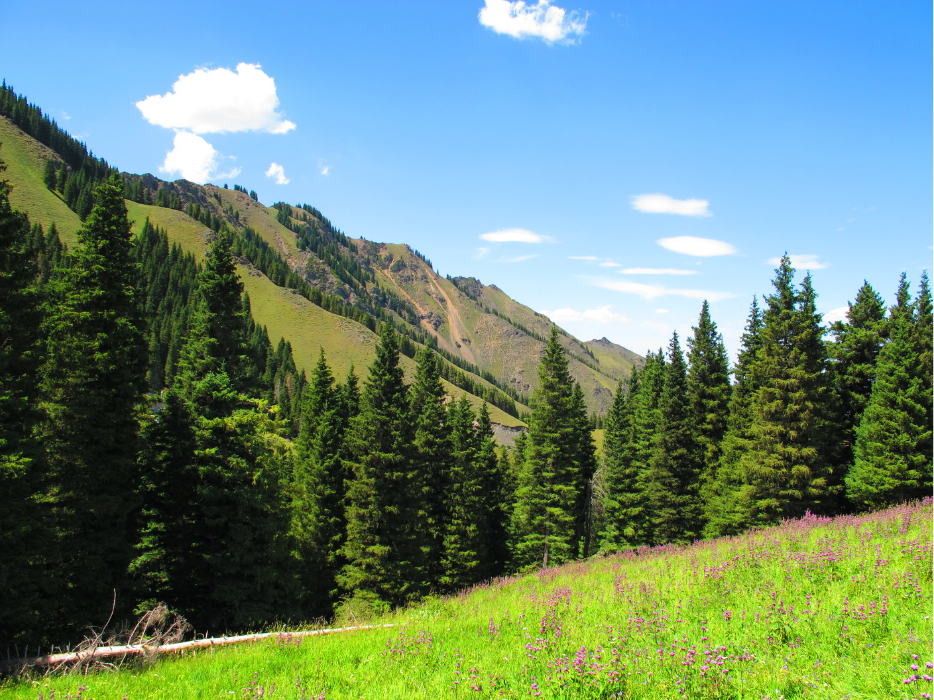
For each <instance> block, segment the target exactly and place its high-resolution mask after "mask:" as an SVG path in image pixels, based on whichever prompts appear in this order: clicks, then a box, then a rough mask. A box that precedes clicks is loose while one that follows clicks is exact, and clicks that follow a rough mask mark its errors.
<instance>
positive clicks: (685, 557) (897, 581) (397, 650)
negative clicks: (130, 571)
mask: <svg viewBox="0 0 934 700" xmlns="http://www.w3.org/2000/svg"><path fill="white" fill-rule="evenodd" d="M931 516H932V508H931V500H930V499H927V500H926V501H925V502H923V503H912V504H906V505H903V506H899V507H895V508H891V509H889V510H885V511H880V512H876V513H871V514H867V515H860V516H844V517H838V518H835V519H830V518H821V517H815V516H808V517H805V518H802V519H800V520H793V521H786V522H785V523H783V524H782V525H781V526H777V527H773V528H770V529H765V530H760V531H757V532H752V533H749V534H746V535H743V536H740V537H735V538H726V539H721V540H716V541H713V542H700V543H696V544H694V545H692V546H688V547H677V546H664V547H657V548H653V549H649V548H643V549H640V550H638V551H634V552H627V553H624V554H617V555H614V556H608V557H600V558H594V559H591V560H589V561H586V562H577V563H573V564H568V565H566V566H563V567H560V568H557V569H549V570H545V571H539V572H536V573H533V574H529V575H526V576H521V577H513V578H508V579H501V580H495V581H493V582H491V583H489V584H486V585H482V586H478V587H475V588H474V589H472V590H469V591H465V592H463V593H461V594H459V595H454V596H450V597H444V598H440V597H439V598H431V599H429V600H427V601H425V602H424V603H423V604H421V605H418V606H414V607H411V608H409V609H405V610H400V611H396V612H395V613H393V614H391V615H388V616H386V617H383V618H379V619H377V620H374V622H379V623H392V624H394V625H395V627H393V628H391V629H380V630H370V631H356V632H347V633H340V634H334V635H329V636H321V637H306V638H303V639H297V638H294V637H291V636H289V635H288V634H287V633H283V634H281V635H279V636H278V637H273V638H269V639H266V640H263V641H260V642H255V643H252V644H243V645H239V646H231V647H224V648H218V649H215V650H214V651H213V652H212V651H201V652H198V653H196V654H193V653H189V654H188V655H185V656H177V657H173V658H164V659H162V660H161V661H158V662H156V663H154V664H151V665H145V664H132V665H128V666H126V667H125V668H124V669H123V670H121V671H118V672H113V673H98V674H89V675H86V676H48V677H36V678H34V679H25V680H20V681H18V682H16V683H12V682H10V683H8V684H7V685H6V686H5V687H3V688H2V690H0V694H2V695H3V696H4V697H9V698H24V699H25V698H29V699H30V700H36V699H38V698H42V699H43V700H48V699H49V698H53V697H54V698H55V699H56V700H65V699H66V698H70V699H73V700H74V699H77V698H82V700H85V699H90V698H97V699H100V700H104V699H105V698H115V699H117V700H119V699H121V698H127V700H134V699H136V698H166V699H168V698H226V697H241V698H296V699H298V698H305V699H307V700H311V699H312V698H327V699H337V698H354V699H357V698H367V699H370V698H373V699H375V698H386V699H390V698H392V699H398V698H465V697H486V698H520V697H521V698H525V697H536V698H537V697H543V698H763V699H764V698H772V699H775V700H779V699H782V698H784V699H787V700H791V699H792V698H853V699H857V698H930V697H931V692H932V682H931V674H932V672H934V671H932V643H934V640H932V627H931V625H932V623H931V615H932V611H931V604H932V581H931V562H932V544H931ZM339 622H343V621H339ZM53 693H54V695H53Z"/></svg>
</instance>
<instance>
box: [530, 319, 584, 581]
mask: <svg viewBox="0 0 934 700" xmlns="http://www.w3.org/2000/svg"><path fill="white" fill-rule="evenodd" d="M538 379H539V386H538V388H537V389H536V390H535V393H534V394H533V396H532V416H531V418H530V425H529V435H528V439H527V442H526V444H525V461H524V463H523V465H522V471H521V473H520V475H519V485H518V490H517V494H516V496H517V503H516V510H515V513H514V521H515V522H514V528H515V531H516V545H515V546H516V551H515V553H514V555H515V559H516V561H517V563H518V564H519V565H520V566H531V565H536V564H537V565H540V566H542V567H543V568H547V567H549V566H554V565H556V564H561V563H564V562H566V561H570V560H572V559H574V558H575V557H576V556H577V555H578V551H579V547H580V539H581V529H580V524H581V522H582V520H583V514H582V513H581V512H580V505H581V477H582V474H583V473H585V470H586V466H585V465H583V464H581V463H580V460H581V459H582V457H583V456H584V455H585V451H584V450H583V449H582V448H581V440H580V437H579V436H577V435H575V428H576V427H577V422H576V421H575V420H573V418H574V414H573V410H572V409H573V407H574V386H573V385H574V380H573V379H572V378H571V375H570V373H569V372H568V360H567V357H566V356H565V354H564V348H562V347H561V343H560V342H559V339H558V332H557V330H556V329H555V328H552V332H551V337H550V338H549V340H548V345H547V346H546V348H545V354H544V356H543V357H542V361H541V363H540V364H539V368H538ZM587 437H588V439H589V433H588V436H587ZM591 445H592V443H591ZM591 454H592V453H591ZM591 459H592V456H591ZM588 478H589V476H588Z"/></svg>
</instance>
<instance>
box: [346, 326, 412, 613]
mask: <svg viewBox="0 0 934 700" xmlns="http://www.w3.org/2000/svg"><path fill="white" fill-rule="evenodd" d="M413 433H414V430H413V426H412V420H411V412H410V407H409V400H408V388H407V387H406V385H405V382H404V376H403V371H402V367H401V366H400V365H399V339H398V337H397V336H396V334H395V332H394V331H393V329H392V327H391V326H390V325H388V324H386V325H385V326H384V327H383V329H382V331H381V333H380V342H379V345H378V346H377V348H376V359H375V360H374V361H373V365H372V366H371V367H370V372H369V376H368V378H367V380H366V384H365V386H364V389H363V395H362V396H361V399H360V413H359V414H358V415H357V416H356V417H355V418H354V419H353V420H352V421H351V427H350V430H349V432H348V436H347V440H348V445H347V450H348V459H349V460H350V465H349V466H350V469H351V470H352V474H353V476H352V477H351V479H350V483H349V486H348V490H347V541H346V544H345V545H344V557H345V559H346V560H347V564H346V565H345V566H344V568H343V570H342V572H341V574H340V576H339V577H338V583H339V584H340V586H341V588H343V590H344V591H346V592H347V593H349V594H352V595H353V596H354V597H356V598H359V599H361V600H362V601H364V602H366V603H369V604H370V605H372V606H375V607H376V608H382V607H385V606H388V605H401V604H403V603H405V602H407V601H409V600H412V599H414V598H416V597H417V596H418V594H419V593H420V592H421V591H420V589H419V586H418V585H417V584H418V582H417V581H415V578H414V577H413V568H414V567H415V565H416V564H417V562H418V558H419V557H420V555H421V553H420V551H418V547H417V541H416V540H414V538H413V532H412V530H413V523H412V522H411V520H410V514H411V511H410V506H411V501H412V498H411V493H410V491H409V487H410V480H409V477H410V474H411V469H412V467H411V462H412V438H413Z"/></svg>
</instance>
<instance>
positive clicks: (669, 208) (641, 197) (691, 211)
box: [631, 193, 713, 216]
mask: <svg viewBox="0 0 934 700" xmlns="http://www.w3.org/2000/svg"><path fill="white" fill-rule="evenodd" d="M631 202H632V208H633V209H635V210H636V211H641V212H645V213H646V214H680V215H681V216H713V212H711V211H710V210H709V209H707V206H708V205H709V204H710V202H709V201H708V200H706V199H675V198H674V197H669V196H668V195H667V194H659V193H656V194H637V195H636V196H635V197H633V198H632V200H631Z"/></svg>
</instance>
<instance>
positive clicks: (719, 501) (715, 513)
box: [701, 296, 763, 538]
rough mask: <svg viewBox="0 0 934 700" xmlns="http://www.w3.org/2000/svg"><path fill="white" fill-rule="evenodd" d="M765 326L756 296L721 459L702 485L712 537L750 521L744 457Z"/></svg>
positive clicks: (739, 359)
mask: <svg viewBox="0 0 934 700" xmlns="http://www.w3.org/2000/svg"><path fill="white" fill-rule="evenodd" d="M762 327H763V321H762V313H761V312H760V310H759V304H758V300H757V299H756V297H755V296H754V297H753V298H752V304H751V305H750V307H749V316H748V317H747V319H746V327H745V330H744V332H743V335H742V338H741V341H740V348H739V352H738V353H737V360H736V365H735V367H734V368H733V376H734V378H735V383H734V384H733V387H732V393H731V396H730V408H729V411H730V412H729V418H728V423H727V432H726V435H725V436H724V438H723V442H722V447H721V455H720V461H719V463H718V464H717V466H716V471H715V473H714V474H713V475H712V476H711V477H709V478H708V479H707V480H705V481H704V483H703V484H702V489H701V497H702V501H703V503H704V508H705V520H706V525H705V526H704V536H705V537H708V538H711V537H719V536H722V535H734V534H738V533H739V532H741V531H742V530H743V529H744V528H745V527H746V526H747V525H748V522H747V517H748V515H749V513H750V511H751V507H750V506H749V504H748V496H749V489H748V487H746V486H745V485H744V478H743V474H742V469H741V465H740V460H741V459H742V456H743V455H744V454H745V453H746V452H747V451H748V450H749V446H750V435H749V427H750V425H751V423H752V400H753V398H754V397H755V394H756V391H757V390H758V384H757V383H756V379H755V375H754V373H753V365H754V364H755V362H756V358H757V353H758V352H759V350H760V349H761V348H762Z"/></svg>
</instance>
